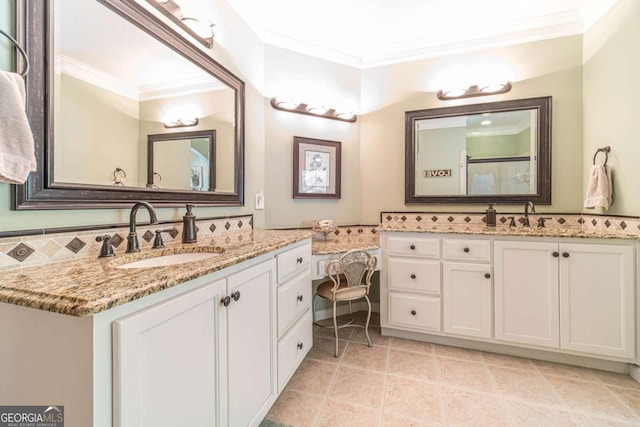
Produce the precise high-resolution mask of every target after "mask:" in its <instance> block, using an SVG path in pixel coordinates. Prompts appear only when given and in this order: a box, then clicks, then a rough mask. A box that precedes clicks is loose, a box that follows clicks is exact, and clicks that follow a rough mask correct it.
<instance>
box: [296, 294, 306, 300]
mask: <svg viewBox="0 0 640 427" xmlns="http://www.w3.org/2000/svg"><path fill="white" fill-rule="evenodd" d="M296 299H297V300H298V301H302V300H303V299H304V297H303V296H302V295H298V297H297V298H296Z"/></svg>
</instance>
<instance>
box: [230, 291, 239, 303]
mask: <svg viewBox="0 0 640 427" xmlns="http://www.w3.org/2000/svg"><path fill="white" fill-rule="evenodd" d="M231 298H233V300H234V301H238V300H239V299H240V291H235V292H234V293H232V294H231Z"/></svg>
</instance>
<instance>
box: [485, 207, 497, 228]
mask: <svg viewBox="0 0 640 427" xmlns="http://www.w3.org/2000/svg"><path fill="white" fill-rule="evenodd" d="M486 215H487V221H486V226H487V227H495V226H496V210H495V209H493V203H489V207H488V208H487V210H486Z"/></svg>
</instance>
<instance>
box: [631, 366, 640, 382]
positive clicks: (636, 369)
mask: <svg viewBox="0 0 640 427" xmlns="http://www.w3.org/2000/svg"><path fill="white" fill-rule="evenodd" d="M629 375H631V378H633V379H634V380H636V381H638V382H639V383H640V366H638V365H631V364H630V365H629Z"/></svg>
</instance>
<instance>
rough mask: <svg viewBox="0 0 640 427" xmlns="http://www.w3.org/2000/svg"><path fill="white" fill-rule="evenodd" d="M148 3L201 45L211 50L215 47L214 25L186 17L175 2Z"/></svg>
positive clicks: (158, 1) (155, 1)
mask: <svg viewBox="0 0 640 427" xmlns="http://www.w3.org/2000/svg"><path fill="white" fill-rule="evenodd" d="M147 3H149V4H150V5H151V6H153V7H155V8H156V9H157V10H159V11H160V12H161V13H162V14H163V15H164V16H166V17H167V18H169V20H170V21H171V22H173V23H174V24H176V25H177V26H178V27H180V28H181V29H182V30H184V31H185V32H186V33H187V34H189V35H190V36H191V37H193V38H194V39H196V40H197V41H198V42H199V43H201V44H203V45H204V46H205V47H208V48H209V49H210V48H212V47H213V27H215V25H214V24H213V23H211V22H209V21H203V20H200V19H196V18H194V17H191V16H189V17H188V16H184V13H183V12H182V8H181V7H180V6H179V5H178V4H177V3H176V2H175V1H173V0H147Z"/></svg>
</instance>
